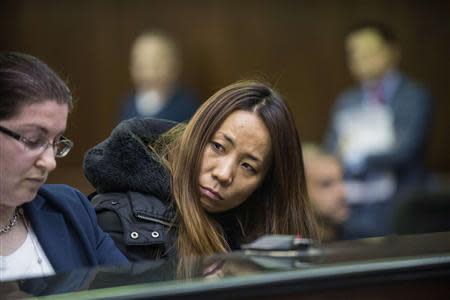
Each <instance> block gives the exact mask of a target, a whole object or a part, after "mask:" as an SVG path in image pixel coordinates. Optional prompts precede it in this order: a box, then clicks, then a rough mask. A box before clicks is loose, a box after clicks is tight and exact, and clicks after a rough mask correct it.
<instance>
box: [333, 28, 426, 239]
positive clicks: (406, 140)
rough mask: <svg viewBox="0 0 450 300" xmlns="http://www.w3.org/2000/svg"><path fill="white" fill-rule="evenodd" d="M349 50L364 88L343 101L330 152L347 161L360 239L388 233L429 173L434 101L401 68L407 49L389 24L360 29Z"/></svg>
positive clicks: (352, 33) (353, 224)
mask: <svg viewBox="0 0 450 300" xmlns="http://www.w3.org/2000/svg"><path fill="white" fill-rule="evenodd" d="M345 47H346V51H347V58H348V65H349V69H350V71H351V73H352V74H353V76H354V77H355V78H356V80H357V81H358V82H359V85H358V86H357V87H354V88H352V89H350V90H348V91H345V92H344V93H343V94H341V95H340V96H339V98H338V99H337V101H336V105H335V107H334V110H333V112H332V119H331V126H330V128H329V129H328V132H327V134H326V139H325V147H326V148H327V149H328V150H329V151H331V152H333V153H336V154H337V155H338V156H339V157H340V158H341V160H342V162H343V166H344V174H345V180H346V185H347V193H348V196H347V200H348V202H349V204H350V205H351V210H352V213H351V217H350V220H349V226H350V227H349V229H350V231H353V233H354V238H361V237H367V236H378V235H384V234H387V233H389V231H390V227H389V220H390V217H391V213H392V203H391V202H392V201H393V199H394V198H395V197H397V195H399V194H401V193H403V192H405V191H407V190H408V188H410V187H411V186H414V185H415V184H418V183H420V182H421V180H422V179H423V177H424V175H425V171H424V167H423V160H424V153H425V148H426V145H427V142H426V141H427V136H428V134H429V130H430V123H431V115H432V99H431V96H430V94H429V93H428V91H427V90H426V89H424V88H423V87H422V86H421V85H419V84H418V83H417V82H414V81H413V80H411V79H409V78H408V77H406V76H405V75H403V74H402V73H401V72H400V71H399V70H398V63H399V60H400V46H399V43H398V40H397V38H396V36H395V35H394V33H393V32H392V30H391V29H390V28H388V27H387V26H386V25H384V24H380V23H375V22H365V23H361V24H357V25H355V26H354V27H353V28H351V30H349V32H348V33H347V34H346V37H345Z"/></svg>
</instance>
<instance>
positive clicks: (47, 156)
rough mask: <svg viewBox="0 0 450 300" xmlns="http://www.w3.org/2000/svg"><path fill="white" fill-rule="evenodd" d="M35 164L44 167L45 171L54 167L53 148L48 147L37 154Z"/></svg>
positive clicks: (49, 170)
mask: <svg viewBox="0 0 450 300" xmlns="http://www.w3.org/2000/svg"><path fill="white" fill-rule="evenodd" d="M36 164H37V165H38V166H39V167H42V168H45V170H46V171H47V172H51V171H53V170H54V169H55V168H56V158H55V150H54V149H53V147H48V148H47V149H45V150H44V152H42V153H41V155H39V157H38V160H37V162H36Z"/></svg>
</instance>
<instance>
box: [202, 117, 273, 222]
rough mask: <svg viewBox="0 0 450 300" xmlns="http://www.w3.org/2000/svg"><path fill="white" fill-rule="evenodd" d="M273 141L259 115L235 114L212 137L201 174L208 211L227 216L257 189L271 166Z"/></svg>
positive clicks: (206, 149) (204, 156)
mask: <svg viewBox="0 0 450 300" xmlns="http://www.w3.org/2000/svg"><path fill="white" fill-rule="evenodd" d="M270 157H271V139H270V135H269V132H268V130H267V128H266V126H265V124H264V123H263V122H262V120H261V119H260V118H259V117H258V115H257V114H256V113H253V112H248V111H242V110H239V111H235V112H233V113H232V114H231V115H229V116H228V117H227V118H226V119H225V121H224V122H223V123H222V125H221V126H220V127H219V129H218V130H217V131H216V133H215V134H214V135H213V136H212V138H211V140H210V141H209V143H208V145H207V146H206V148H205V152H204V154H203V160H202V166H201V170H200V178H199V183H200V195H201V197H200V201H201V205H202V206H203V208H204V209H205V210H207V211H208V212H212V213H217V212H224V211H227V210H229V209H232V208H234V207H236V206H238V205H240V204H242V203H243V202H244V201H245V200H247V198H248V197H249V196H250V195H251V194H252V193H253V192H254V191H255V190H256V189H257V188H258V186H259V185H260V184H261V182H262V181H263V179H264V176H265V175H266V173H267V170H268V168H269V166H270Z"/></svg>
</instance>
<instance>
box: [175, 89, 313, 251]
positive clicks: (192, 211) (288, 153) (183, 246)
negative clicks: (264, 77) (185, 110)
mask: <svg viewBox="0 0 450 300" xmlns="http://www.w3.org/2000/svg"><path fill="white" fill-rule="evenodd" d="M237 110H244V111H251V112H255V113H256V114H257V115H258V116H259V117H260V118H261V120H262V121H263V122H264V124H265V125H266V126H267V129H268V131H269V133H270V136H271V141H272V158H271V167H270V169H269V171H268V173H267V175H266V177H265V179H264V180H263V182H262V184H261V185H260V186H259V187H258V188H257V190H256V191H255V192H254V193H253V194H252V195H251V196H250V197H249V199H247V200H246V202H245V203H244V204H243V205H241V206H240V207H239V209H238V211H239V213H238V214H239V216H238V217H239V219H240V221H241V223H242V225H243V231H244V232H245V236H246V238H247V239H248V240H252V239H255V238H257V237H258V236H261V235H263V234H298V235H301V236H303V237H313V238H314V237H315V221H314V217H313V214H312V213H311V208H310V203H309V200H308V196H307V191H306V182H305V174H304V166H303V158H302V150H301V143H300V138H299V135H298V132H297V129H296V127H295V123H294V120H293V117H292V114H291V112H290V111H289V109H288V107H287V106H286V104H285V103H284V102H283V100H282V98H281V97H280V95H279V94H278V93H276V92H275V91H274V90H272V89H271V88H270V87H269V86H268V85H266V84H263V83H261V82H257V81H241V82H237V83H234V84H231V85H229V86H227V87H225V88H223V89H221V90H219V91H218V92H217V93H215V94H214V95H213V96H212V97H210V98H209V99H208V100H207V101H206V102H205V103H204V104H203V105H202V106H201V107H200V108H199V109H198V111H197V112H196V114H195V115H194V116H193V117H192V119H191V121H190V122H189V123H188V124H187V125H186V128H185V129H184V130H183V131H182V133H181V136H180V138H179V139H178V140H177V141H176V146H174V148H172V150H171V152H170V154H169V166H170V169H171V173H172V189H173V195H174V198H175V203H176V208H177V211H178V224H179V228H178V229H179V235H178V244H177V245H178V247H177V248H178V252H179V254H180V257H181V258H183V257H188V256H192V255H210V254H213V253H218V252H219V253H220V252H226V251H228V250H229V246H228V244H227V242H226V241H225V239H224V237H223V232H222V229H221V228H220V225H218V224H217V223H216V222H214V220H213V219H212V218H211V216H209V215H208V213H207V212H205V210H204V209H203V208H202V207H201V204H200V200H199V199H200V194H199V188H198V186H199V182H198V178H199V174H200V168H201V162H202V155H203V153H204V150H205V147H206V145H207V144H208V142H209V141H210V140H211V138H212V136H213V134H214V133H215V132H216V131H217V130H218V128H219V127H220V125H221V124H222V123H223V122H224V120H225V119H226V118H227V117H228V116H229V115H230V114H231V113H232V112H234V111H237Z"/></svg>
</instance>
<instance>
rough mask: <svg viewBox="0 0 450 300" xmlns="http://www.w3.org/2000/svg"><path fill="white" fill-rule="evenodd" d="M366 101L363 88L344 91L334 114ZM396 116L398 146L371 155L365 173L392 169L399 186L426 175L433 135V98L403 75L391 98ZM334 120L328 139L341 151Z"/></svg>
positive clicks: (330, 143) (334, 147) (390, 103)
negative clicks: (427, 150) (427, 149)
mask: <svg viewBox="0 0 450 300" xmlns="http://www.w3.org/2000/svg"><path fill="white" fill-rule="evenodd" d="M362 101H363V91H362V89H361V88H354V89H351V90H349V91H347V92H345V93H343V94H342V95H341V96H340V97H339V98H338V100H337V103H336V105H335V107H334V111H333V116H336V115H337V113H338V112H339V111H342V110H345V109H348V108H350V107H355V106H358V105H360V104H361V103H362ZM388 105H389V106H390V107H391V110H392V113H393V118H394V130H395V135H396V142H395V146H394V147H393V148H392V150H391V151H389V152H386V153H382V154H381V153H380V154H374V155H370V156H368V157H367V160H366V163H365V167H364V168H363V170H361V171H362V173H370V172H371V171H375V170H389V171H393V172H394V173H395V174H396V175H397V179H398V180H399V185H402V184H404V183H411V182H412V181H416V180H417V179H419V178H420V177H421V176H422V175H423V166H422V163H423V159H424V151H425V147H426V144H427V136H428V135H429V132H430V131H429V130H430V124H431V115H432V99H431V95H430V94H429V93H428V92H427V91H426V90H425V89H424V88H422V87H421V86H420V85H418V84H417V83H415V82H413V81H412V80H410V79H408V78H406V77H405V76H402V75H400V82H399V84H398V87H397V89H396V91H394V93H393V95H392V97H391V99H388ZM334 123H335V121H334V120H332V124H331V127H330V129H329V130H328V133H327V137H326V140H325V146H326V148H328V149H329V150H331V151H333V152H335V151H337V144H338V139H339V137H338V135H337V132H336V128H335V126H334Z"/></svg>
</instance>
